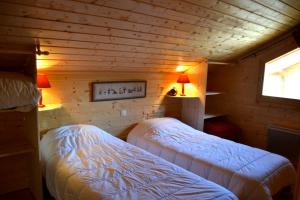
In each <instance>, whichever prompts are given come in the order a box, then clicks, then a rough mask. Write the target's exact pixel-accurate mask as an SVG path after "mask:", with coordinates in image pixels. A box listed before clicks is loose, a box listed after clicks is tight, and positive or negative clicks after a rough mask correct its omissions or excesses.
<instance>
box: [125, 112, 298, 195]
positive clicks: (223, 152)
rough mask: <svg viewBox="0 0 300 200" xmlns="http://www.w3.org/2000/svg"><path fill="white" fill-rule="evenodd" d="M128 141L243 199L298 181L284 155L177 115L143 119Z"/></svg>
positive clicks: (276, 190) (273, 191)
mask: <svg viewBox="0 0 300 200" xmlns="http://www.w3.org/2000/svg"><path fill="white" fill-rule="evenodd" d="M127 141H128V142H129V143H131V144H133V145H136V146H138V147H141V148H143V149H145V150H147V151H148V152H151V153H153V154H155V155H158V156H160V157H162V158H164V159H165V160H168V161H170V162H172V163H174V164H176V165H178V166H181V167H183V168H185V169H187V170H189V171H191V172H193V173H195V174H198V175H200V176H202V177H204V178H206V179H208V180H211V181H213V182H215V183H217V184H219V185H222V186H223V187H225V188H227V189H228V190H230V191H232V192H233V193H234V194H236V196H237V197H238V198H239V199H242V200H244V199H249V200H250V199H251V200H257V199H259V200H264V199H272V196H274V195H275V194H276V193H277V192H279V191H280V190H281V189H282V188H284V187H286V186H290V185H293V184H294V183H295V176H296V174H295V170H294V168H293V166H292V164H291V163H290V162H289V161H288V160H287V159H286V158H284V157H282V156H279V155H276V154H273V153H270V152H267V151H264V150H261V149H257V148H252V147H249V146H246V145H242V144H239V143H235V142H232V141H229V140H225V139H221V138H219V137H216V136H213V135H209V134H206V133H203V132H201V131H198V130H196V129H193V128H192V127H190V126H188V125H186V124H184V123H182V122H180V121H178V120H176V119H173V118H156V119H150V120H145V121H143V122H141V123H139V124H138V125H137V126H136V127H135V128H134V129H133V130H132V131H131V132H130V133H129V135H128V138H127Z"/></svg>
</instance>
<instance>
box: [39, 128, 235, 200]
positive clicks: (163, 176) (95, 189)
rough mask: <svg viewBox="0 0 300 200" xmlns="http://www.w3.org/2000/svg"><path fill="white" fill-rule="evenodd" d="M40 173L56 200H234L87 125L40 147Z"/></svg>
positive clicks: (51, 136) (53, 135)
mask: <svg viewBox="0 0 300 200" xmlns="http://www.w3.org/2000/svg"><path fill="white" fill-rule="evenodd" d="M41 158H42V166H43V173H44V176H45V178H46V184H47V187H48V189H49V192H50V193H51V195H52V196H53V197H54V198H55V199H57V200H75V199H80V200H93V199H114V200H118V199H120V200H121V199H122V200H123V199H145V200H151V199H174V200H176V199H220V200H221V199H225V200H226V199H237V197H235V195H234V194H232V193H231V192H229V191H228V190H226V189H225V188H223V187H221V186H219V185H217V184H215V183H212V182H210V181H207V180H205V179H203V178H201V177H199V176H196V175H195V174H193V173H190V172H188V171H186V170H184V169H182V168H180V167H178V166H176V165H174V164H172V163H169V162H167V161H165V160H163V159H161V158H159V157H157V156H154V155H152V154H150V153H148V152H146V151H144V150H142V149H140V148H138V147H135V146H133V145H130V144H128V143H126V142H124V141H122V140H120V139H117V138H116V137H114V136H112V135H110V134H108V133H106V132H104V131H102V130H101V129H99V128H97V127H95V126H90V125H72V126H64V127H61V128H58V129H54V130H52V131H50V132H48V133H47V134H46V135H45V136H44V137H43V139H42V141H41Z"/></svg>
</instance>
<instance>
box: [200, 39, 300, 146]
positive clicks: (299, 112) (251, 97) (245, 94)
mask: <svg viewBox="0 0 300 200" xmlns="http://www.w3.org/2000/svg"><path fill="white" fill-rule="evenodd" d="M294 48H296V44H295V41H294V40H293V39H292V38H291V37H289V38H287V39H284V40H283V41H281V42H279V43H277V44H276V45H273V46H270V47H268V48H266V49H264V50H262V51H260V52H258V53H257V54H256V55H252V56H250V57H247V58H245V59H243V60H241V61H240V62H239V63H238V64H237V65H234V66H230V67H228V66H227V67H226V66H218V67H213V68H212V69H210V70H209V74H208V87H209V89H211V90H219V91H223V92H224V94H223V95H221V96H220V97H218V98H216V97H213V98H214V99H212V98H210V100H211V102H209V101H208V100H207V102H206V103H207V106H208V107H209V109H216V110H219V111H220V112H223V113H226V114H227V116H228V117H229V118H230V119H231V120H232V121H233V122H235V123H237V124H238V125H239V126H240V127H241V128H242V142H244V143H246V144H249V145H252V146H257V147H261V148H264V147H265V146H266V142H267V141H266V139H267V137H266V136H267V128H268V127H269V126H271V125H273V126H279V127H286V128H290V129H296V130H300V108H299V107H298V108H297V107H289V106H284V105H278V104H272V103H258V99H257V91H258V83H259V81H258V80H259V77H260V67H261V63H260V61H261V60H264V59H265V58H267V57H269V56H270V55H276V54H278V52H284V51H288V50H289V49H294Z"/></svg>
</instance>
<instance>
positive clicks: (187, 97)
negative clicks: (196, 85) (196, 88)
mask: <svg viewBox="0 0 300 200" xmlns="http://www.w3.org/2000/svg"><path fill="white" fill-rule="evenodd" d="M167 97H168V98H178V99H197V98H199V97H197V96H180V95H178V96H169V95H167Z"/></svg>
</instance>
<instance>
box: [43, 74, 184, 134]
mask: <svg viewBox="0 0 300 200" xmlns="http://www.w3.org/2000/svg"><path fill="white" fill-rule="evenodd" d="M46 74H47V75H48V78H49V81H50V83H51V86H52V87H51V88H49V89H44V90H43V95H44V103H45V104H46V105H47V104H48V103H51V104H53V103H60V104H62V108H61V109H56V110H51V111H43V112H40V113H39V123H40V130H41V131H42V132H45V131H46V130H48V129H51V128H56V127H59V126H61V125H66V124H77V123H85V124H94V125H96V126H98V127H100V128H102V129H104V130H106V131H108V132H110V133H112V134H114V135H118V136H120V135H121V137H122V134H125V133H126V132H127V129H128V128H129V127H132V125H134V124H135V123H137V122H138V121H140V120H142V119H148V118H152V117H160V116H173V117H177V118H180V113H181V101H178V99H169V98H166V97H165V94H166V93H167V91H168V90H169V89H170V88H172V86H177V87H178V85H177V84H176V80H177V78H178V74H177V73H138V72H136V73H128V72H127V73H126V72H123V73H122V72H118V73H117V72H95V73H91V72H66V73H54V72H48V73H46ZM122 80H126V81H127V80H146V81H147V96H146V98H139V99H128V100H118V101H102V102H91V99H90V91H91V82H94V81H122ZM122 109H126V110H127V111H128V116H127V117H121V116H120V111H121V110H122Z"/></svg>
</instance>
